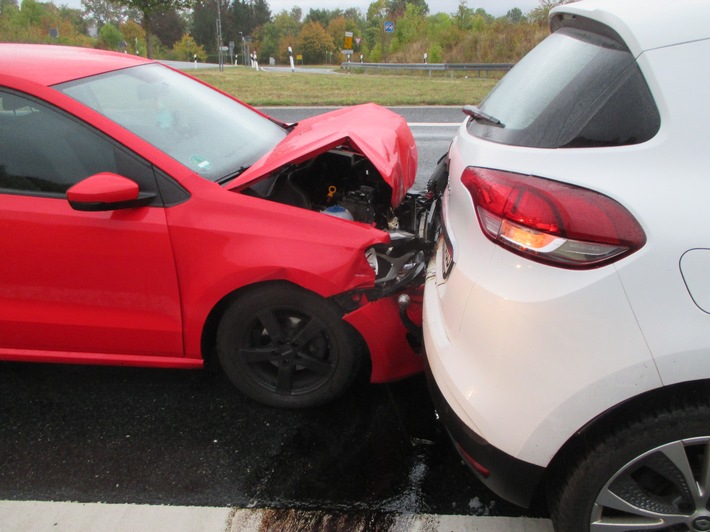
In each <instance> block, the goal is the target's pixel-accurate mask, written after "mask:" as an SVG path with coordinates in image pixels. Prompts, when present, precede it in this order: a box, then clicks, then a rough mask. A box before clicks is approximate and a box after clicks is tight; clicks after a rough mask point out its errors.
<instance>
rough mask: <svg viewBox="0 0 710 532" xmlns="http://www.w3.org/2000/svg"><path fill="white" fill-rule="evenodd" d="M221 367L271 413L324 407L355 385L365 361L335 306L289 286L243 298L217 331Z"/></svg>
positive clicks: (269, 287)
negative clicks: (277, 408) (280, 408)
mask: <svg viewBox="0 0 710 532" xmlns="http://www.w3.org/2000/svg"><path fill="white" fill-rule="evenodd" d="M217 353H218V356H219V360H220V363H221V365H222V368H223V369H224V371H225V373H226V374H227V376H228V377H229V379H230V380H231V381H232V382H233V383H234V385H235V386H236V387H237V388H239V389H240V390H241V391H242V392H244V393H245V394H246V395H248V396H249V397H251V398H252V399H254V400H256V401H258V402H260V403H264V404H266V405H269V406H276V407H282V408H307V407H312V406H317V405H321V404H324V403H326V402H328V401H330V400H332V399H334V398H335V397H337V396H338V395H340V394H342V393H343V392H344V391H345V390H347V389H348V388H349V387H350V385H351V384H352V382H353V380H354V379H355V377H356V376H357V373H358V371H359V368H360V357H361V354H360V352H359V349H358V342H357V341H356V338H355V337H354V333H353V332H351V331H350V329H349V328H348V326H347V324H345V323H344V322H343V321H342V319H341V318H340V314H339V312H338V309H337V307H335V306H334V305H333V304H332V303H331V302H329V301H327V300H325V299H323V298H321V297H320V296H318V295H316V294H313V293H312V292H308V291H306V290H303V289H300V288H297V287H294V286H291V285H285V284H278V285H266V286H263V287H258V288H255V289H251V290H249V291H248V292H245V293H244V294H243V295H242V296H240V297H239V298H238V299H237V300H235V301H234V302H233V303H232V304H231V305H230V307H229V308H228V309H227V311H226V312H225V313H224V316H223V317H222V319H221V321H220V324H219V328H218V330H217Z"/></svg>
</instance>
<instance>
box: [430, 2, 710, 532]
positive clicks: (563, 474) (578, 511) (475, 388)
mask: <svg viewBox="0 0 710 532" xmlns="http://www.w3.org/2000/svg"><path fill="white" fill-rule="evenodd" d="M550 25H551V29H552V34H551V35H550V36H549V37H548V38H547V39H546V40H545V41H543V42H542V43H541V44H540V45H538V46H537V47H536V48H535V49H534V50H533V51H532V52H531V53H530V54H528V55H527V56H526V57H525V58H524V59H523V60H522V61H521V62H520V63H519V64H518V65H517V66H516V67H515V68H514V69H513V70H512V71H511V72H510V73H509V74H508V75H506V76H505V78H504V79H503V80H501V82H500V83H499V84H498V85H497V86H496V88H495V89H494V90H493V91H492V92H491V93H490V95H489V96H488V97H487V98H486V99H485V100H484V101H483V102H482V104H481V105H480V108H476V107H473V106H467V107H466V108H464V111H465V112H466V114H467V115H468V116H467V117H466V120H465V121H464V123H463V124H462V126H461V128H460V129H459V131H458V133H457V135H456V137H455V138H454V140H453V143H452V145H451V148H450V151H449V157H448V184H447V185H445V190H444V194H443V202H442V203H443V222H444V223H443V230H442V237H441V239H440V243H439V246H438V251H437V254H436V256H435V258H434V260H433V262H432V266H431V267H430V270H429V274H428V280H427V284H426V290H425V301H424V339H425V345H426V351H427V359H428V374H429V376H430V377H431V378H430V379H429V381H430V385H431V389H432V395H433V397H434V399H435V403H436V405H437V410H438V412H439V415H440V417H441V418H442V419H443V421H444V423H445V425H446V426H447V429H448V431H449V433H450V434H451V436H452V439H453V440H454V442H455V444H456V447H457V449H458V450H459V452H460V454H461V455H462V457H463V458H464V459H465V461H466V462H467V463H468V464H469V465H470V466H471V468H472V469H473V470H474V471H475V473H476V474H477V475H478V476H479V477H480V478H481V479H482V480H483V482H484V483H485V484H486V485H488V486H489V487H490V488H491V489H492V490H493V491H495V492H496V493H498V494H499V495H501V496H502V497H504V498H506V499H508V500H510V501H512V502H514V503H517V504H519V505H522V506H527V505H529V504H530V503H531V502H532V501H533V500H535V499H536V497H537V496H538V495H539V494H541V493H546V496H547V500H548V502H549V506H550V512H551V516H552V518H553V522H554V524H555V526H556V528H557V530H561V531H570V532H578V531H582V530H669V531H670V530H673V531H676V530H690V531H705V530H710V207H709V206H708V203H709V202H710V142H709V141H708V139H709V138H710V137H709V135H708V130H709V129H710V2H709V1H708V0H675V1H672V2H668V1H661V0H624V1H620V0H588V1H582V2H578V3H572V4H568V5H564V6H560V7H557V8H555V9H554V10H553V11H552V12H551V14H550ZM444 177H445V176H444ZM441 188H444V187H441Z"/></svg>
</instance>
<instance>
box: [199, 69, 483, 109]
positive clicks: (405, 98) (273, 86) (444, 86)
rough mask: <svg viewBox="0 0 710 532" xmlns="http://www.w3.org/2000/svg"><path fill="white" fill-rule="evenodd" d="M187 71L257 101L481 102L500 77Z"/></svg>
mask: <svg viewBox="0 0 710 532" xmlns="http://www.w3.org/2000/svg"><path fill="white" fill-rule="evenodd" d="M186 72H187V73H188V74H190V75H192V76H194V77H196V78H199V79H202V80H204V81H206V82H207V83H209V84H210V85H214V86H215V87H217V88H219V89H221V90H223V91H225V92H227V93H229V94H232V95H234V96H236V97H237V98H239V99H240V100H242V101H244V102H246V103H248V104H250V105H254V106H279V105H281V106H297V105H305V106H340V105H354V104H358V103H367V102H375V103H378V104H380V105H384V106H397V105H465V104H469V103H472V104H476V103H478V102H480V101H481V100H482V99H483V97H484V96H485V95H486V94H488V92H489V91H490V90H491V88H492V87H493V85H494V84H495V83H496V81H497V80H495V79H492V78H491V79H486V78H479V77H476V76H472V77H471V76H470V77H454V78H449V77H431V78H430V77H428V76H426V75H401V74H400V75H384V74H345V73H342V74H341V73H338V74H305V73H298V72H296V73H291V72H285V73H284V72H256V71H255V70H252V69H249V68H244V67H241V68H240V67H227V68H225V70H224V71H222V72H220V71H219V70H186Z"/></svg>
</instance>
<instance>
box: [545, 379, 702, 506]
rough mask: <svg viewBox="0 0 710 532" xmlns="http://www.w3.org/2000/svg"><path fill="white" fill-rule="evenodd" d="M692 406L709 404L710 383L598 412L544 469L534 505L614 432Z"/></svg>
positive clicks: (650, 394)
mask: <svg viewBox="0 0 710 532" xmlns="http://www.w3.org/2000/svg"><path fill="white" fill-rule="evenodd" d="M693 403H694V404H700V403H705V404H710V379H700V380H695V381H687V382H682V383H677V384H672V385H668V386H662V387H660V388H655V389H653V390H648V391H646V392H643V393H641V394H639V395H636V396H634V397H631V398H629V399H627V400H626V401H623V402H622V403H619V404H617V405H614V406H613V407H611V408H609V409H608V410H606V411H604V412H602V413H601V414H599V415H598V416H596V417H595V418H594V419H592V420H590V421H589V422H587V423H586V424H585V425H584V426H582V427H580V428H579V429H578V430H577V431H576V432H575V433H574V434H573V435H572V436H571V437H570V438H569V439H568V440H567V441H566V442H565V444H564V445H563V446H562V447H561V448H560V449H559V450H558V451H557V453H556V454H555V456H554V457H553V458H552V460H551V461H550V463H549V464H548V466H547V468H546V469H545V473H544V475H543V478H542V479H541V482H540V485H539V486H538V489H537V490H536V493H535V497H534V501H536V502H538V503H540V502H542V500H543V499H544V498H545V496H549V494H550V493H551V492H554V491H555V486H556V485H559V484H560V482H561V480H562V479H563V478H564V477H565V475H566V472H567V471H569V470H571V469H572V468H573V467H574V465H576V463H577V462H579V461H580V459H581V457H582V456H583V455H584V453H585V451H587V450H589V449H590V448H592V447H594V446H595V445H596V444H597V443H598V442H599V441H600V440H601V439H602V438H603V437H604V435H605V434H608V433H609V432H610V431H612V430H613V429H614V428H616V427H618V426H620V425H622V424H623V423H628V422H629V421H632V420H635V419H639V418H641V417H643V416H644V415H647V414H650V413H652V412H656V411H658V410H660V409H672V408H677V407H681V406H684V405H689V404H693Z"/></svg>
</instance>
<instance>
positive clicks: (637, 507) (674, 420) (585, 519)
mask: <svg viewBox="0 0 710 532" xmlns="http://www.w3.org/2000/svg"><path fill="white" fill-rule="evenodd" d="M709 503H710V406H708V405H707V404H700V403H698V404H686V405H683V406H676V407H669V408H667V409H663V410H658V411H656V412H653V413H651V414H647V415H643V416H641V417H639V418H637V419H635V420H629V421H627V422H626V423H624V424H623V425H621V426H619V427H618V428H617V429H616V430H613V431H612V432H610V433H608V435H606V436H604V437H602V438H601V439H600V440H599V441H598V442H597V443H596V444H595V445H593V446H591V448H590V449H589V450H588V451H587V452H586V453H585V454H584V455H583V456H582V458H581V460H580V461H579V462H578V463H577V465H576V466H575V467H573V468H572V469H571V471H570V472H569V475H568V476H567V477H566V479H565V480H564V482H563V483H562V487H561V489H560V490H559V492H558V494H557V495H556V496H555V497H554V499H553V500H552V501H551V513H552V519H553V523H554V525H555V530H557V531H558V532H583V531H587V530H590V531H595V532H596V531H605V530H613V531H615V532H622V531H625V530H644V531H646V530H664V531H668V532H670V531H673V532H675V531H680V530H687V531H700V530H710V509H709V508H708V505H709Z"/></svg>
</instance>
